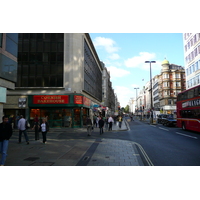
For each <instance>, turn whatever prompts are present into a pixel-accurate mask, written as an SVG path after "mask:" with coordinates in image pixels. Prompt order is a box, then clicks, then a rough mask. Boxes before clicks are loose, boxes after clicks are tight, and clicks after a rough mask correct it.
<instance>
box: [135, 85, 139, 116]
mask: <svg viewBox="0 0 200 200" xmlns="http://www.w3.org/2000/svg"><path fill="white" fill-rule="evenodd" d="M134 89H135V90H136V106H137V89H139V87H137V88H134ZM137 108H138V106H137ZM137 115H138V110H137Z"/></svg>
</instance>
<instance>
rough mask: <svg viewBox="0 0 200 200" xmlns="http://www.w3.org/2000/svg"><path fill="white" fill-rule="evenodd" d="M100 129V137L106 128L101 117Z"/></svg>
mask: <svg viewBox="0 0 200 200" xmlns="http://www.w3.org/2000/svg"><path fill="white" fill-rule="evenodd" d="M98 123H99V129H100V135H101V134H103V127H104V121H103V119H102V117H100V120H99V122H98Z"/></svg>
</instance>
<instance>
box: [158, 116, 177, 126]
mask: <svg viewBox="0 0 200 200" xmlns="http://www.w3.org/2000/svg"><path fill="white" fill-rule="evenodd" d="M176 121H177V120H176V118H174V116H173V115H172V114H170V115H167V116H166V117H165V118H163V119H162V124H163V126H176Z"/></svg>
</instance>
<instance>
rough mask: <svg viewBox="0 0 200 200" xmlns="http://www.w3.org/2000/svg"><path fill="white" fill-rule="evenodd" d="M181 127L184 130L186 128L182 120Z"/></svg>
mask: <svg viewBox="0 0 200 200" xmlns="http://www.w3.org/2000/svg"><path fill="white" fill-rule="evenodd" d="M182 129H183V130H184V131H185V130H186V128H185V123H184V122H183V123H182Z"/></svg>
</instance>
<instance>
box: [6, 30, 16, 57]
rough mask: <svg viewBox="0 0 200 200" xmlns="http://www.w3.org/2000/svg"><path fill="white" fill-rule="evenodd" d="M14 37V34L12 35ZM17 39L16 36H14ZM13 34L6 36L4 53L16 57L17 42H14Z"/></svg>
mask: <svg viewBox="0 0 200 200" xmlns="http://www.w3.org/2000/svg"><path fill="white" fill-rule="evenodd" d="M14 35H15V34H14ZM16 35H17V37H18V34H16ZM11 36H13V34H6V51H7V52H9V53H11V54H12V55H14V56H15V57H17V52H18V41H16V40H14V39H13V38H14V36H13V37H11Z"/></svg>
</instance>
